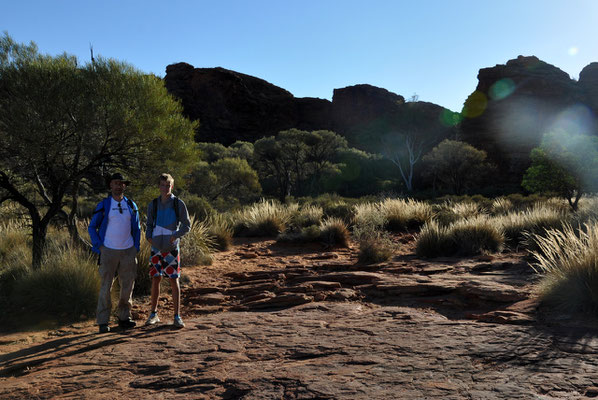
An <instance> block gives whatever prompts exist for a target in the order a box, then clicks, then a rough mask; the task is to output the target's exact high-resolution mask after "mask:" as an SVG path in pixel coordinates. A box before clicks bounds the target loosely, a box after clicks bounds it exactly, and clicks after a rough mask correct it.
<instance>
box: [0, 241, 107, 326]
mask: <svg viewBox="0 0 598 400" xmlns="http://www.w3.org/2000/svg"><path fill="white" fill-rule="evenodd" d="M48 247H49V248H48V249H47V253H46V256H45V257H44V262H43V264H42V268H40V269H38V270H32V269H29V270H28V271H27V272H26V273H25V274H23V275H22V276H20V277H19V279H17V280H16V281H14V283H13V284H14V286H13V291H12V296H11V300H12V301H13V304H12V305H13V307H15V308H16V309H24V310H26V312H27V313H36V314H44V315H46V316H57V317H68V318H75V319H76V318H78V317H80V316H81V315H86V316H91V315H93V314H94V312H95V308H96V306H97V296H98V291H99V288H100V281H99V276H98V273H97V268H98V267H97V258H96V257H95V256H93V255H92V254H90V253H89V252H88V251H85V250H82V249H80V248H77V247H75V246H73V245H71V244H68V243H63V244H55V243H50V244H49V246H48Z"/></svg>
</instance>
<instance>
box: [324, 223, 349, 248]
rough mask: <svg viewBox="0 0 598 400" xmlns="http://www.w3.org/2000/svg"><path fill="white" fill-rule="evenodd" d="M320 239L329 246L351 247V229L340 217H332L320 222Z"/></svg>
mask: <svg viewBox="0 0 598 400" xmlns="http://www.w3.org/2000/svg"><path fill="white" fill-rule="evenodd" d="M319 229H320V240H321V241H323V242H324V243H325V244H326V245H328V246H340V247H349V237H350V236H351V234H350V233H349V229H347V225H346V224H345V222H344V221H343V220H342V219H340V218H334V217H330V218H327V219H326V220H324V221H323V222H322V223H321V224H320V227H319Z"/></svg>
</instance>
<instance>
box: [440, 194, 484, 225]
mask: <svg viewBox="0 0 598 400" xmlns="http://www.w3.org/2000/svg"><path fill="white" fill-rule="evenodd" d="M437 207H438V212H437V213H436V215H435V219H436V221H437V222H438V223H439V224H441V225H444V226H449V225H451V224H454V223H455V222H457V221H459V220H461V219H464V218H473V217H477V216H478V215H482V214H484V215H485V214H486V211H485V209H484V208H483V207H481V206H480V205H479V204H478V203H475V202H472V201H461V202H455V201H452V200H447V201H445V202H444V203H443V204H441V205H440V206H437Z"/></svg>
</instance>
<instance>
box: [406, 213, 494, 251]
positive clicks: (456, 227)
mask: <svg viewBox="0 0 598 400" xmlns="http://www.w3.org/2000/svg"><path fill="white" fill-rule="evenodd" d="M503 244H504V234H503V233H502V231H501V230H500V228H497V227H496V226H495V225H494V224H492V221H491V220H490V219H489V218H488V217H486V216H483V215H480V216H477V217H473V218H468V219H462V220H458V221H457V222H455V223H454V224H452V225H449V226H443V225H441V224H439V223H438V222H436V221H431V222H429V223H427V224H426V225H424V227H423V228H422V230H421V231H420V233H419V235H418V238H417V243H416V254H417V255H418V256H421V257H439V256H453V255H460V256H467V255H475V254H483V253H495V252H499V251H501V250H502V247H503Z"/></svg>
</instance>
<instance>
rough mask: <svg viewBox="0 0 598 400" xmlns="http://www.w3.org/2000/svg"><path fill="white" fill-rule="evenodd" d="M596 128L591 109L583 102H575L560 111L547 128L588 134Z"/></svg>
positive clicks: (592, 132) (593, 132)
mask: <svg viewBox="0 0 598 400" xmlns="http://www.w3.org/2000/svg"><path fill="white" fill-rule="evenodd" d="M596 128H597V126H596V119H595V118H594V116H593V114H592V111H590V109H589V108H588V107H587V106H586V105H584V104H575V105H572V106H570V107H567V108H566V109H565V110H564V111H562V112H560V113H559V114H558V115H557V117H556V118H555V120H554V122H553V123H552V125H551V126H550V127H549V129H548V130H549V131H562V132H568V133H570V134H582V135H590V134H595V132H596Z"/></svg>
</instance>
